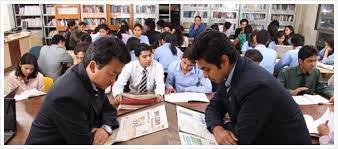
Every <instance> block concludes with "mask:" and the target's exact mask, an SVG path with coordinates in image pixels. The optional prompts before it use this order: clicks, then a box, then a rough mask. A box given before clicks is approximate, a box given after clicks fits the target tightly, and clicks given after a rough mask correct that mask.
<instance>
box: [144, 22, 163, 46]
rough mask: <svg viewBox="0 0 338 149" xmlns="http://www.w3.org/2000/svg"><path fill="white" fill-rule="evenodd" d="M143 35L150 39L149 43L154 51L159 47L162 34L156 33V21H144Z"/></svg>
mask: <svg viewBox="0 0 338 149" xmlns="http://www.w3.org/2000/svg"><path fill="white" fill-rule="evenodd" d="M143 31H144V33H143V35H146V36H147V37H148V39H149V43H150V45H151V46H152V48H153V49H156V48H157V47H158V40H159V39H160V35H161V33H160V32H158V31H155V21H154V20H153V19H151V18H148V19H146V20H145V21H144V26H143Z"/></svg>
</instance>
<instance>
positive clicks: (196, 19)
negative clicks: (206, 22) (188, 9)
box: [195, 18, 201, 26]
mask: <svg viewBox="0 0 338 149" xmlns="http://www.w3.org/2000/svg"><path fill="white" fill-rule="evenodd" d="M195 25H198V26H199V25H201V19H200V18H195Z"/></svg>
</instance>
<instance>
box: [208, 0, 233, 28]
mask: <svg viewBox="0 0 338 149" xmlns="http://www.w3.org/2000/svg"><path fill="white" fill-rule="evenodd" d="M238 11H239V5H238V4H211V5H210V25H212V24H218V27H219V28H220V31H223V26H224V23H225V22H226V21H228V22H231V24H232V25H231V28H230V30H232V31H233V32H235V30H236V28H237V26H238V21H239V20H238V18H239V17H238Z"/></svg>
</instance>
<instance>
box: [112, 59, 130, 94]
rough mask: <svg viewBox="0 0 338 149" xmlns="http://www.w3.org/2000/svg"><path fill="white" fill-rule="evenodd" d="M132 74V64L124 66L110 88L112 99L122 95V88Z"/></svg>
mask: <svg viewBox="0 0 338 149" xmlns="http://www.w3.org/2000/svg"><path fill="white" fill-rule="evenodd" d="M131 73H132V63H129V64H127V65H125V66H124V67H123V68H122V71H121V73H120V74H119V76H118V77H117V80H116V82H115V83H114V85H113V87H112V92H113V97H116V96H117V95H119V94H121V93H123V89H124V86H125V85H126V84H127V82H128V80H129V78H130V76H131Z"/></svg>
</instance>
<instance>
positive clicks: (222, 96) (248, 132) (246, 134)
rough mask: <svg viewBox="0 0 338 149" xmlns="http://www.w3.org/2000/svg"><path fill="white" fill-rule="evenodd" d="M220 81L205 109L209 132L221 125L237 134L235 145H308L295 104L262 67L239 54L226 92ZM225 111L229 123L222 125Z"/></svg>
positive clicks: (301, 119)
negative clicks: (228, 117)
mask: <svg viewBox="0 0 338 149" xmlns="http://www.w3.org/2000/svg"><path fill="white" fill-rule="evenodd" d="M222 84H223V85H222ZM222 84H220V86H219V87H220V88H219V89H218V90H217V92H216V94H215V96H214V98H213V99H212V100H211V101H210V103H209V105H208V107H207V109H206V115H205V120H206V123H207V127H208V129H209V131H211V129H212V128H213V127H214V126H216V125H223V127H224V128H225V129H226V130H230V131H232V132H233V133H234V134H235V135H236V137H237V138H238V142H237V143H238V144H311V138H310V135H309V132H308V129H307V127H306V124H305V120H304V118H303V114H302V112H301V111H300V109H299V107H298V105H297V103H295V101H294V100H293V98H292V96H291V95H290V94H289V93H288V92H287V91H286V89H285V88H284V87H283V86H281V84H280V83H279V82H278V81H277V79H275V78H274V77H273V76H272V75H271V74H270V73H269V72H267V71H266V70H265V69H264V68H262V67H260V66H258V65H256V64H255V63H253V62H252V61H251V60H249V59H248V58H244V57H242V58H240V59H239V60H238V61H237V63H236V67H235V70H234V74H233V78H232V81H231V85H230V88H229V91H228V93H227V89H225V85H224V83H222ZM226 113H228V114H229V116H230V118H231V122H230V123H226V124H224V115H225V114H226Z"/></svg>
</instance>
